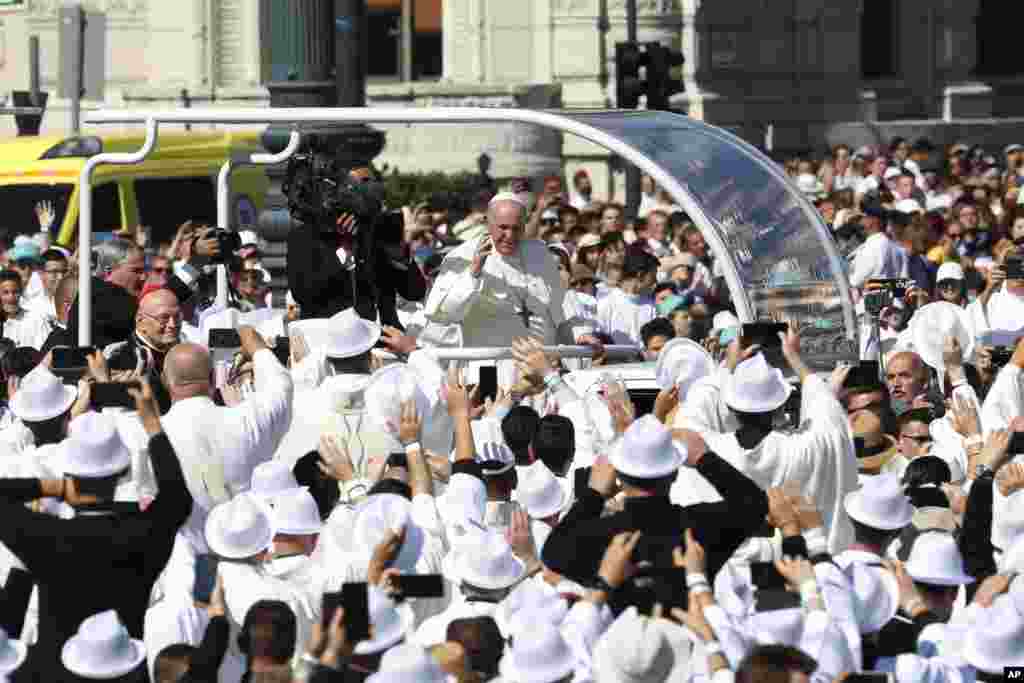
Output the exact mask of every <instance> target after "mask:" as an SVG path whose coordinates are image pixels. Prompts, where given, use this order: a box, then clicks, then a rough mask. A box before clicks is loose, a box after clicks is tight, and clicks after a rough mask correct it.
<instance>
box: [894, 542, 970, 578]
mask: <svg viewBox="0 0 1024 683" xmlns="http://www.w3.org/2000/svg"><path fill="white" fill-rule="evenodd" d="M906 568H907V573H908V574H910V576H911V578H913V579H914V581H920V582H921V583H927V584H930V585H933V586H961V585H963V584H967V583H974V577H973V576H968V575H967V573H966V572H965V571H964V558H963V556H962V555H961V554H960V548H959V547H958V546H957V544H956V539H955V538H954V537H953V535H952V534H949V533H945V532H940V531H929V532H927V533H923V534H921V535H920V536H918V537H917V538H916V539H915V540H914V545H913V547H911V549H910V557H909V558H908V559H907V564H906Z"/></svg>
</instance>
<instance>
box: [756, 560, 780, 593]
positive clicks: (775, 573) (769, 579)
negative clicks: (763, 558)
mask: <svg viewBox="0 0 1024 683" xmlns="http://www.w3.org/2000/svg"><path fill="white" fill-rule="evenodd" d="M750 581H751V583H753V584H754V586H755V587H756V588H757V589H758V590H785V589H786V579H785V578H783V576H782V574H780V573H779V570H778V569H776V568H775V565H774V564H773V563H771V562H751V563H750Z"/></svg>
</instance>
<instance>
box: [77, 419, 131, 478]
mask: <svg viewBox="0 0 1024 683" xmlns="http://www.w3.org/2000/svg"><path fill="white" fill-rule="evenodd" d="M59 462H60V468H61V469H62V470H63V472H64V474H70V475H73V476H76V477H109V476H111V475H114V474H117V473H118V472H121V471H123V470H126V469H128V468H130V467H131V465H132V454H131V452H130V451H129V450H128V447H127V446H125V445H124V441H122V440H121V434H120V432H118V431H117V423H116V422H115V420H114V418H113V417H111V416H110V415H109V414H107V413H94V412H88V413H85V414H83V415H79V416H78V417H76V418H75V419H74V420H72V421H71V424H70V425H68V438H67V439H66V440H64V441H63V442H62V443H61V444H60V457H59Z"/></svg>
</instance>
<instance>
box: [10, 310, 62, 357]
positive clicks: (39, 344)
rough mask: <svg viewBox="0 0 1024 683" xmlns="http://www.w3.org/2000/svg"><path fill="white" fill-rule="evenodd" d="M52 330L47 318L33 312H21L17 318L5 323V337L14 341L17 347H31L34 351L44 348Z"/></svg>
mask: <svg viewBox="0 0 1024 683" xmlns="http://www.w3.org/2000/svg"><path fill="white" fill-rule="evenodd" d="M50 330H51V327H50V323H49V322H47V320H46V318H44V317H43V316H42V315H40V314H39V313H35V312H33V311H26V310H19V311H18V314H17V315H16V316H13V317H11V318H7V320H5V321H4V323H3V332H4V334H3V336H5V337H7V338H8V339H10V340H11V341H13V342H14V345H15V346H31V347H32V348H34V349H41V348H43V344H44V343H45V342H46V338H47V337H49V336H50Z"/></svg>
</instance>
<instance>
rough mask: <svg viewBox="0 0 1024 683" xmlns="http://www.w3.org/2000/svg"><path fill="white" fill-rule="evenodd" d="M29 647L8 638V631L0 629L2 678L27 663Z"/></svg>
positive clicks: (0, 669)
mask: <svg viewBox="0 0 1024 683" xmlns="http://www.w3.org/2000/svg"><path fill="white" fill-rule="evenodd" d="M26 657H28V646H27V645H25V643H23V642H21V641H20V640H13V639H11V638H8V637H7V631H5V630H4V629H2V628H0V676H6V675H7V674H11V673H14V672H15V671H17V670H18V667H19V666H21V665H22V664H24V663H25V658H26Z"/></svg>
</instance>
